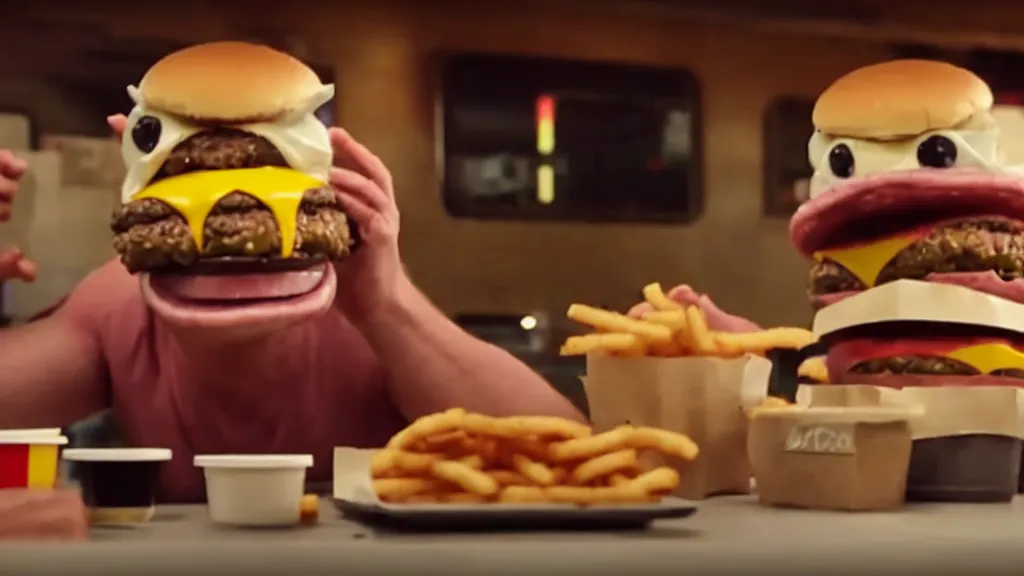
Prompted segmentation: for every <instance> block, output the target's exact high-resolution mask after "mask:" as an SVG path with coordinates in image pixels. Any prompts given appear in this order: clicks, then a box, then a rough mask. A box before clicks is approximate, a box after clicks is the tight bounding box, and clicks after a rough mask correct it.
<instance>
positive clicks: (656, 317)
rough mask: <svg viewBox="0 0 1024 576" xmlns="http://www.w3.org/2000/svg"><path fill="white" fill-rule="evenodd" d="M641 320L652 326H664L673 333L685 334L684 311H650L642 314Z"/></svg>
mask: <svg viewBox="0 0 1024 576" xmlns="http://www.w3.org/2000/svg"><path fill="white" fill-rule="evenodd" d="M643 319H644V320H646V321H648V322H652V323H654V324H660V325H662V326H665V327H666V328H668V329H669V330H672V331H673V332H686V331H687V323H686V311H685V310H683V309H682V308H680V309H679V310H671V311H661V312H659V311H657V310H655V311H652V312H647V313H645V314H644V316H643Z"/></svg>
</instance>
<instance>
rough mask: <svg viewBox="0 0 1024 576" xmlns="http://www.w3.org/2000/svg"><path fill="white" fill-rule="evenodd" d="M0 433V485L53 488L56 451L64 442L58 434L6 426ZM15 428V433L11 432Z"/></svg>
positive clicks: (55, 474)
mask: <svg viewBox="0 0 1024 576" xmlns="http://www.w3.org/2000/svg"><path fill="white" fill-rule="evenodd" d="M5 432H8V434H3V433H0V489H3V488H42V489H49V488H53V486H54V484H56V483H57V467H58V466H57V465H58V463H59V460H60V459H59V458H58V453H59V451H60V447H61V446H64V445H65V444H67V443H68V439H67V437H66V436H61V435H60V434H59V431H58V434H40V433H39V432H36V433H35V434H31V433H28V432H29V431H13V430H7V431H5ZM14 432H18V433H14Z"/></svg>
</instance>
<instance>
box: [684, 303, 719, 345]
mask: <svg viewBox="0 0 1024 576" xmlns="http://www.w3.org/2000/svg"><path fill="white" fill-rule="evenodd" d="M686 324H687V326H689V328H690V330H689V332H688V333H687V336H688V342H687V343H688V344H689V347H690V348H691V349H692V350H693V351H694V352H696V353H698V354H703V355H707V356H711V355H714V353H715V352H716V350H717V347H716V346H715V339H714V338H713V337H712V336H711V332H710V331H709V330H708V322H707V319H705V318H704V311H703V310H701V309H700V308H698V307H697V306H689V307H687V308H686Z"/></svg>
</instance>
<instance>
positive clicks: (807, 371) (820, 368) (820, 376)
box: [797, 356, 828, 384]
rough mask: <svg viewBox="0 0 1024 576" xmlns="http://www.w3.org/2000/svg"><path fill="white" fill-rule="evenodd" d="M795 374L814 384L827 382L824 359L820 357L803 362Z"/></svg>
mask: <svg viewBox="0 0 1024 576" xmlns="http://www.w3.org/2000/svg"><path fill="white" fill-rule="evenodd" d="M797 373H798V375H799V376H803V377H805V378H810V379H811V380H814V381H815V382H819V383H822V384H825V383H827V382H828V367H826V366H825V359H824V358H822V357H821V356H817V357H815V358H808V359H807V360H804V361H803V363H802V364H800V369H799V370H798V372H797Z"/></svg>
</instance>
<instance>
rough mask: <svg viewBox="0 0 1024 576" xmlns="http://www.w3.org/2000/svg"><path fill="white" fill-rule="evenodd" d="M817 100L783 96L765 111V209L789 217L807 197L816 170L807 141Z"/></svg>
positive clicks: (769, 212)
mask: <svg viewBox="0 0 1024 576" xmlns="http://www.w3.org/2000/svg"><path fill="white" fill-rule="evenodd" d="M813 111H814V100H813V99H810V98H804V97H801V96H782V97H780V98H777V99H775V100H773V101H772V102H771V104H769V105H768V108H767V109H766V110H765V115H764V171H765V172H764V206H763V209H764V213H765V215H767V216H782V217H789V216H790V215H791V214H792V213H793V211H794V210H796V208H797V206H799V205H800V203H801V202H803V201H804V200H806V199H807V191H808V188H807V187H808V184H809V179H810V177H811V174H812V173H813V172H814V170H813V169H812V168H811V163H810V162H809V161H808V159H807V142H808V140H810V138H811V135H813V134H814V122H813V121H812V120H811V113H812V112H813Z"/></svg>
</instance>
